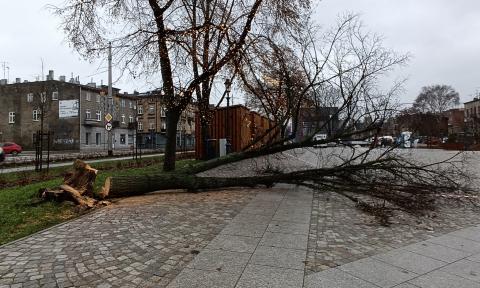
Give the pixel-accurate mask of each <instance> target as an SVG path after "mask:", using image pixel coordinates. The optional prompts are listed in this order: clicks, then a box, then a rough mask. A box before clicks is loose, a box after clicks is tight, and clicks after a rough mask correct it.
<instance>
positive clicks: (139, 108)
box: [137, 105, 143, 115]
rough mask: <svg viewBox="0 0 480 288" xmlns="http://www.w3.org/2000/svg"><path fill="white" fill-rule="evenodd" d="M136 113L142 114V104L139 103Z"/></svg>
mask: <svg viewBox="0 0 480 288" xmlns="http://www.w3.org/2000/svg"><path fill="white" fill-rule="evenodd" d="M137 113H138V114H139V115H142V114H143V106H142V105H139V106H138V110H137Z"/></svg>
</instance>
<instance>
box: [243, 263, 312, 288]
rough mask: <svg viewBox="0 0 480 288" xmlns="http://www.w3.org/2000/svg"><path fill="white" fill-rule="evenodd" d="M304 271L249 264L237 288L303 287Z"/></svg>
mask: <svg viewBox="0 0 480 288" xmlns="http://www.w3.org/2000/svg"><path fill="white" fill-rule="evenodd" d="M302 284H303V271H301V270H294V269H283V268H276V267H269V266H259V265H251V264H249V265H248V266H247V268H245V271H244V272H243V274H242V276H241V277H240V280H238V283H237V286H235V287H236V288H270V287H271V288H291V287H302Z"/></svg>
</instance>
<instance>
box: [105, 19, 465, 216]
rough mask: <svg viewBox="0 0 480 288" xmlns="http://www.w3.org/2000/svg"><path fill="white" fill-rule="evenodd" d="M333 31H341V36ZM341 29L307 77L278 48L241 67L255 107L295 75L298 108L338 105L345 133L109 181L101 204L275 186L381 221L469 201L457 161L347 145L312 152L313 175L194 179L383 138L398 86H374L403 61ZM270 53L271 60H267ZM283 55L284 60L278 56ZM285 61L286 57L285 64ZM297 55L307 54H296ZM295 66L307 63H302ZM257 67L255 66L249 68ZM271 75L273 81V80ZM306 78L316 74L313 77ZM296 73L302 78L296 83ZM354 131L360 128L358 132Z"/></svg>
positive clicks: (284, 171) (353, 24) (356, 30)
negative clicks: (392, 214)
mask: <svg viewBox="0 0 480 288" xmlns="http://www.w3.org/2000/svg"><path fill="white" fill-rule="evenodd" d="M338 27H343V28H341V29H338ZM338 27H337V28H336V29H333V30H332V31H334V32H332V33H327V36H325V37H326V38H324V39H329V40H330V41H332V39H333V40H334V43H333V44H332V42H328V44H327V45H326V47H327V48H325V47H320V46H316V47H315V49H316V51H318V53H317V54H316V55H317V56H315V57H312V58H311V59H312V60H313V59H315V61H309V62H306V61H303V62H299V63H301V65H300V67H303V68H305V69H301V70H298V69H297V67H298V66H297V65H283V66H282V62H281V61H282V59H287V58H288V59H289V60H291V59H292V56H291V53H299V52H298V51H297V50H293V49H292V50H288V49H278V50H277V49H275V45H272V43H269V44H268V45H269V46H268V47H270V48H271V49H270V50H269V51H268V53H266V55H273V56H270V57H278V59H280V61H278V62H281V63H278V62H276V63H274V64H268V63H266V61H263V59H254V58H255V57H252V58H248V57H244V58H243V59H242V60H243V61H245V62H244V63H243V64H244V66H243V67H242V69H243V71H241V75H242V77H244V79H243V80H244V82H245V83H244V84H245V86H246V87H245V89H246V90H247V91H248V92H249V93H251V94H252V95H255V96H258V97H259V98H261V99H258V100H257V101H259V102H261V103H265V102H268V101H269V99H268V97H271V98H272V99H275V97H280V99H281V98H282V97H283V96H282V94H287V92H286V91H284V89H286V88H285V87H284V86H281V85H280V81H279V80H278V79H286V78H283V77H285V76H286V75H293V74H295V77H298V78H296V79H302V80H301V81H297V82H296V83H297V84H299V85H298V86H294V85H292V86H291V87H295V88H296V89H299V88H303V89H306V92H304V93H303V92H302V93H303V94H296V95H297V97H299V95H304V96H305V97H304V98H303V100H300V101H299V102H298V105H305V103H308V102H309V101H317V103H335V104H336V105H337V107H338V108H339V110H338V115H339V117H340V119H341V121H342V125H340V127H339V129H338V130H337V131H336V133H335V134H334V135H331V137H330V138H329V139H325V140H314V139H313V138H312V137H306V138H305V139H303V140H301V141H298V142H291V141H289V138H288V136H287V135H283V136H284V137H278V138H277V141H275V142H273V143H271V144H269V145H267V146H265V147H262V148H258V147H254V146H253V145H252V146H251V147H250V148H249V149H247V150H245V151H242V152H239V153H232V154H230V155H228V156H226V157H223V158H219V159H214V160H210V161H206V162H202V163H200V164H197V165H195V166H193V167H191V168H190V169H188V173H187V174H186V175H184V174H181V175H163V174H155V175H148V179H155V180H156V181H144V180H145V179H144V178H145V177H143V176H135V177H112V178H110V179H108V180H107V183H106V185H105V187H104V190H103V193H102V196H103V197H115V196H127V195H138V194H143V193H145V192H147V191H155V190H161V189H172V188H183V189H187V190H190V191H199V190H203V189H212V188H222V187H235V186H256V185H266V186H272V185H274V184H275V183H290V184H298V185H306V186H309V187H314V188H319V189H327V190H329V191H335V192H337V193H339V194H340V195H342V196H344V197H346V198H348V199H350V200H352V201H354V202H356V203H357V204H358V205H359V207H360V208H362V209H364V210H366V211H368V212H372V213H374V214H376V215H379V216H380V217H381V218H382V219H384V220H385V219H387V218H388V215H389V212H388V211H391V209H401V210H405V211H408V212H411V213H422V212H423V211H425V210H428V209H432V208H434V207H435V199H436V198H438V195H439V194H442V195H450V196H452V197H456V196H459V195H464V194H461V193H470V192H471V190H469V188H468V185H466V184H468V182H465V179H466V178H465V177H466V175H465V174H464V173H463V170H462V169H461V161H460V160H458V159H457V158H452V159H442V160H439V161H438V162H437V163H421V162H416V161H412V160H411V159H409V158H408V157H405V156H404V155H402V153H401V152H397V151H396V149H395V147H391V148H387V149H374V148H356V147H354V146H348V145H347V146H344V147H343V148H335V149H331V148H325V149H330V150H325V153H322V152H321V151H322V150H324V149H319V150H316V151H318V152H312V151H311V150H310V152H308V153H311V155H312V157H313V156H315V157H318V160H319V163H322V164H321V165H319V166H318V167H303V168H300V169H294V170H293V171H292V170H289V169H288V168H285V167H281V166H279V167H276V168H277V169H266V168H265V167H264V170H263V172H264V174H260V175H244V176H242V175H238V176H237V177H202V176H199V175H195V173H199V172H203V171H206V170H209V169H213V168H217V167H219V166H224V167H225V165H226V164H229V163H238V162H239V161H241V160H247V159H253V158H255V159H259V157H260V158H262V157H265V156H268V155H270V157H272V155H273V157H282V155H287V154H288V155H290V156H292V155H293V156H295V155H297V154H296V153H306V152H305V151H309V147H312V146H314V145H316V144H324V143H328V142H330V141H332V139H336V138H342V139H343V138H349V137H364V138H366V137H372V136H375V135H376V134H377V133H378V132H379V131H380V129H381V127H382V125H383V124H384V123H385V121H386V119H389V118H390V117H391V116H392V114H393V113H394V112H395V105H394V99H395V96H396V93H397V92H398V91H399V86H398V85H397V84H394V85H393V87H392V89H391V90H389V91H386V92H382V91H381V90H380V88H379V87H378V86H377V81H378V79H379V78H380V77H381V76H382V75H383V74H385V73H387V72H389V71H391V70H392V69H394V68H395V67H397V66H399V65H403V64H404V63H405V62H406V61H407V60H408V56H406V55H397V54H396V53H394V52H392V51H389V50H387V49H385V48H383V46H382V43H381V41H380V38H379V37H377V36H375V35H372V34H369V33H364V32H363V31H362V29H361V24H360V22H359V21H358V18H357V17H352V16H349V17H346V18H342V20H341V21H340V25H339V26H338ZM335 31H337V32H338V31H341V32H340V33H337V32H335ZM335 35H337V36H335ZM332 37H333V38H332ZM270 40H271V39H270ZM270 40H268V41H270ZM270 45H271V46H270ZM317 45H318V44H317ZM249 48H250V47H249ZM280 50H281V51H280ZM264 51H265V50H264ZM270 52H273V54H269V53H270ZM280 52H282V53H283V56H282V54H275V53H280ZM250 55H252V54H250ZM260 55H261V54H260ZM286 55H288V57H285V56H286ZM297 55H306V54H303V52H300V54H297ZM309 55H313V54H309ZM265 57H269V56H265ZM283 57H284V58H283ZM271 59H277V58H271ZM297 59H301V60H305V58H303V57H298V58H297ZM255 60H256V61H258V62H253V61H255ZM293 62H294V63H295V61H293ZM284 63H292V61H284ZM307 63H308V64H307ZM255 65H259V66H257V67H260V68H253V67H255ZM277 65H278V66H277ZM262 67H263V68H265V69H262ZM256 71H258V73H257V74H255V72H256ZM272 71H273V72H274V73H271V72H272ZM300 71H301V72H300ZM311 71H315V73H313V74H311V73H310V72H311ZM299 73H302V75H298V74H299ZM272 75H273V76H272ZM312 75H314V76H315V77H312ZM268 77H271V78H274V77H275V78H274V79H271V78H268ZM303 79H305V81H304V80H303ZM282 81H283V80H282ZM282 85H283V84H282ZM272 87H273V88H272ZM279 87H280V89H281V90H280V91H278V90H277V91H278V92H277V91H276V88H279ZM295 93H298V91H295ZM279 95H280V96H279ZM300 98H301V97H300ZM276 99H278V98H276ZM261 107H263V104H261ZM265 107H266V108H265V113H270V112H269V110H268V109H270V107H268V105H265ZM280 114H281V113H280ZM287 117H294V116H293V115H292V116H287ZM367 119H368V120H367ZM359 123H362V124H363V125H362V126H360V125H359ZM326 125H327V124H326ZM357 127H361V129H358V128H357ZM285 153H286V154H285ZM309 155H310V154H309ZM297 156H298V155H297ZM443 160H445V161H443ZM227 167H228V165H227ZM232 169H235V168H232ZM450 196H449V197H450ZM460 197H461V196H460ZM382 203H383V204H382ZM385 221H386V220H385Z"/></svg>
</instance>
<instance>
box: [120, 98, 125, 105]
mask: <svg viewBox="0 0 480 288" xmlns="http://www.w3.org/2000/svg"><path fill="white" fill-rule="evenodd" d="M120 105H121V106H122V107H125V99H122V101H121V102H120Z"/></svg>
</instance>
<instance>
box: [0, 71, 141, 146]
mask: <svg viewBox="0 0 480 288" xmlns="http://www.w3.org/2000/svg"><path fill="white" fill-rule="evenodd" d="M106 91H107V87H106V86H97V85H95V83H89V84H87V85H82V84H80V83H79V81H78V80H77V79H73V78H72V79H70V81H68V82H66V81H65V76H60V78H59V80H54V75H53V71H50V72H49V75H48V76H47V80H46V81H35V82H27V81H25V82H23V83H22V82H21V81H20V79H17V81H16V83H13V84H8V83H6V81H4V82H3V85H0V102H1V103H2V105H1V107H0V119H1V121H0V142H4V141H13V142H16V143H18V144H20V145H21V146H23V147H24V149H26V150H32V149H34V134H35V133H36V131H38V130H40V127H41V123H42V122H43V131H44V132H47V131H50V132H52V133H53V134H52V143H51V144H52V149H53V150H73V151H75V150H82V151H85V150H94V151H99V150H108V147H107V131H106V130H105V120H104V117H105V114H106V112H107V105H106V103H107V93H106ZM113 95H114V103H115V105H114V107H115V108H114V113H113V122H112V123H113V124H114V129H113V130H112V133H113V139H114V141H113V142H114V149H128V148H129V147H130V146H131V145H134V132H135V130H134V125H132V124H131V123H133V122H134V121H135V117H136V101H135V99H134V97H131V96H129V95H124V94H119V89H113ZM42 119H43V121H42Z"/></svg>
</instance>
